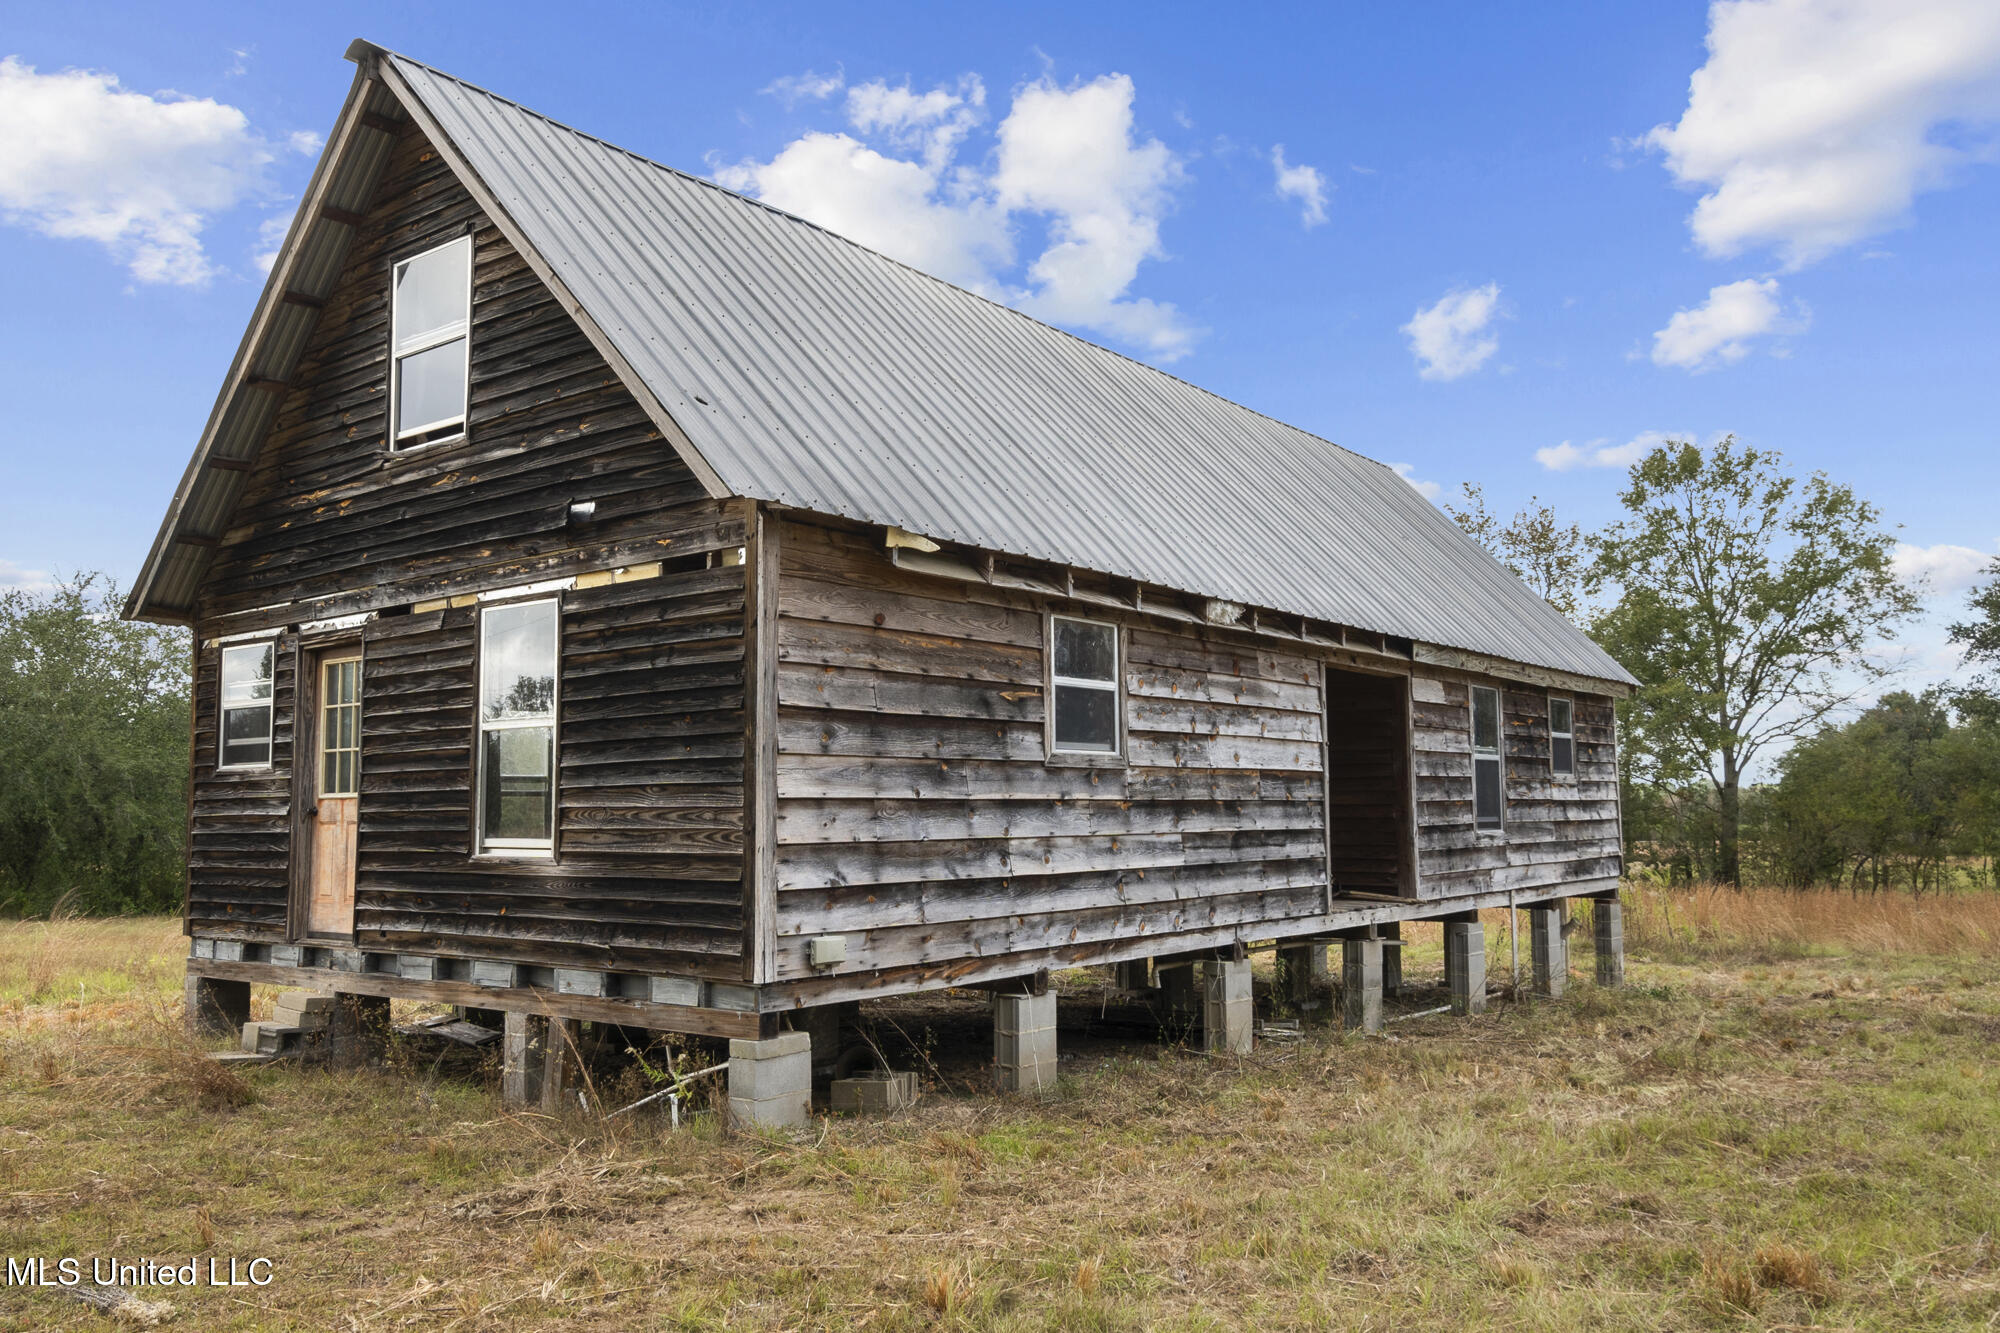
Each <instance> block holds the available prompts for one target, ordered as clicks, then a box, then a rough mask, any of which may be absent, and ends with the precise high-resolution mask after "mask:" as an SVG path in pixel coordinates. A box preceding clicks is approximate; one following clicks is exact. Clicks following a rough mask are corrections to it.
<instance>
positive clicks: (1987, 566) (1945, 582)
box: [1889, 542, 2000, 596]
mask: <svg viewBox="0 0 2000 1333" xmlns="http://www.w3.org/2000/svg"><path fill="white" fill-rule="evenodd" d="M1889 567H1890V568H1891V569H1893V570H1894V571H1895V573H1896V577H1897V578H1899V579H1902V580H1903V581H1904V582H1905V583H1919V582H1921V583H1923V584H1924V585H1925V591H1927V592H1929V593H1930V594H1932V595H1933V596H1944V595H1947V594H1950V593H1959V592H1964V591H1965V590H1966V589H1967V588H1970V587H1972V586H1973V585H1974V584H1975V583H1981V582H1984V581H1985V579H1986V577H1987V576H1988V575H1989V574H1991V573H1993V572H1994V571H1995V570H1996V569H2000V555H1996V554H1994V553H1993V552H1991V551H1976V550H1974V549H1973V548H1972V547H1970V546H1953V545H1951V544H1950V543H1948V542H1940V543H1939V544H1938V545H1936V546H1912V545H1910V544H1909V543H1908V542H1897V543H1896V550H1895V554H1894V555H1892V556H1891V557H1890V560H1889Z"/></svg>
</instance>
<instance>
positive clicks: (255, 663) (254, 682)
mask: <svg viewBox="0 0 2000 1333" xmlns="http://www.w3.org/2000/svg"><path fill="white" fill-rule="evenodd" d="M274 646H275V645H273V644H269V643H246V644H242V645H240V646H238V647H235V648H224V649H223V650H222V702H223V703H225V704H241V703H249V702H250V701H252V700H253V699H268V698H270V697H271V659H272V650H273V648H274Z"/></svg>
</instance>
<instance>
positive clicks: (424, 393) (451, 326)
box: [389, 236, 472, 449]
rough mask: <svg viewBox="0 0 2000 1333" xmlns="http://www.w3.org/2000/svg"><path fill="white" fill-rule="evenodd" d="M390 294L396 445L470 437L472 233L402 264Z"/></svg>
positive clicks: (391, 406)
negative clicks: (467, 406) (467, 405)
mask: <svg viewBox="0 0 2000 1333" xmlns="http://www.w3.org/2000/svg"><path fill="white" fill-rule="evenodd" d="M392 286H393V290H394V294H393V296H392V298H391V302H390V304H391V306H392V310H391V315H390V324H391V326H392V327H391V333H390V342H391V345H392V347H393V350H394V353H395V355H394V358H393V361H394V364H393V365H392V367H391V368H390V372H389V414H390V419H391V420H392V421H394V422H395V436H394V439H393V440H392V442H391V443H392V446H393V447H394V448H397V449H409V448H414V447H415V446H417V445H420V444H435V443H437V442H438V441H440V440H446V439H455V438H457V437H458V436H461V435H463V434H465V400H466V373H467V364H468V363H467V359H466V348H467V344H468V342H469V341H470V338H469V331H470V329H471V326H472V238H471V237H469V236H461V237H459V238H458V239H457V240H455V241H449V242H447V243H445V244H444V245H440V246H438V247H437V248H436V249H435V250H426V251H424V253H422V254H420V255H417V256H415V257H413V258H410V259H405V260H404V261H403V262H402V263H400V264H398V265H396V268H395V272H394V280H393V284H392Z"/></svg>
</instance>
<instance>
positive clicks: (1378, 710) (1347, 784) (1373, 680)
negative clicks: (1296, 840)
mask: <svg viewBox="0 0 2000 1333" xmlns="http://www.w3.org/2000/svg"><path fill="white" fill-rule="evenodd" d="M1413 809H1414V807H1413V805H1412V800H1411V788H1410V682H1409V680H1408V679H1407V678H1406V677H1403V676H1375V675H1368V674H1366V673H1363V672H1359V671H1341V670H1337V669H1335V668H1333V667H1328V668H1327V672H1326V820H1327V878H1328V882H1329V883H1330V884H1331V886H1332V889H1333V893H1334V894H1335V896H1339V895H1342V894H1366V895H1370V896H1377V897H1394V898H1414V897H1416V896H1417V871H1416V842H1415V838H1414V836H1413V825H1414V822H1415V820H1414V815H1413V813H1412V812H1413Z"/></svg>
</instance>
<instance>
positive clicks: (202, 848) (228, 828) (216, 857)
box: [187, 635, 297, 939]
mask: <svg viewBox="0 0 2000 1333" xmlns="http://www.w3.org/2000/svg"><path fill="white" fill-rule="evenodd" d="M295 642H296V641H295V639H293V638H292V637H291V636H289V635H288V636H285V637H283V638H281V639H279V640H278V643H277V646H276V651H275V655H274V658H273V662H272V682H271V689H272V696H273V705H274V706H273V708H272V713H271V767H269V768H267V769H261V768H232V769H222V770H218V769H217V767H216V758H217V750H216V739H217V738H216V726H217V716H216V710H217V701H218V698H219V696H220V692H221V670H222V650H221V648H219V647H218V646H216V645H215V644H212V643H204V644H203V645H202V646H201V648H200V650H199V651H198V652H197V654H196V657H195V662H196V667H195V676H194V746H193V748H194V756H193V759H194V773H193V804H192V806H191V808H190V821H189V823H190V827H189V830H188V901H187V925H188V929H189V930H191V931H195V932H199V933H202V934H224V935H240V936H243V937H245V938H259V939H283V938H284V931H285V904H286V900H287V895H288V894H289V893H290V888H291V808H292V804H291V800H292V699H293V694H294V690H293V686H294V683H295V673H296V665H297V664H296V659H295V656H294V653H293V645H294V643H295Z"/></svg>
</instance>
